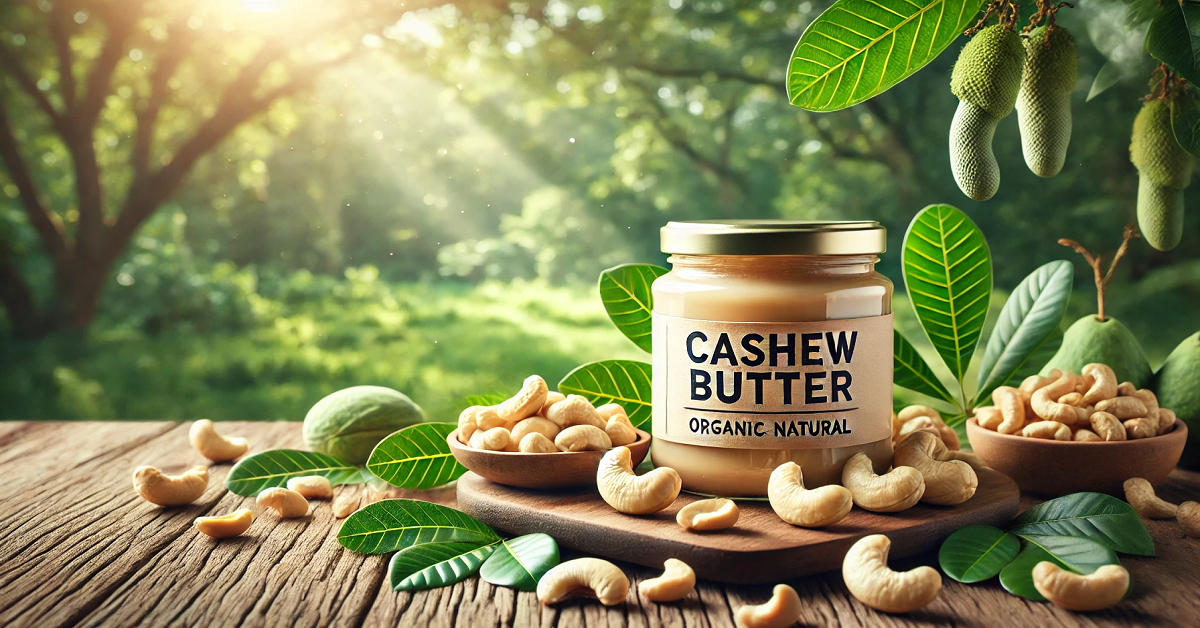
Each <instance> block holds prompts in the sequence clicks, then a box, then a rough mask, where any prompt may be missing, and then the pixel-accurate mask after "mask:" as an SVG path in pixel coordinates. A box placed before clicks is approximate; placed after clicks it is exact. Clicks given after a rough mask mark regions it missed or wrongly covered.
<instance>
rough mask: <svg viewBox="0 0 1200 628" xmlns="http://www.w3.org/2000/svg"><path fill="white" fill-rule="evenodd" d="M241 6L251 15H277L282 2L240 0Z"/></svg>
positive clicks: (281, 0) (273, 0) (279, 0)
mask: <svg viewBox="0 0 1200 628" xmlns="http://www.w3.org/2000/svg"><path fill="white" fill-rule="evenodd" d="M242 5H243V6H245V7H246V10H247V11H249V12H251V13H278V12H279V10H280V9H281V8H283V0H242Z"/></svg>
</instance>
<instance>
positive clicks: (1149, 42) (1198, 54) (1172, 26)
mask: <svg viewBox="0 0 1200 628" xmlns="http://www.w3.org/2000/svg"><path fill="white" fill-rule="evenodd" d="M1146 51H1147V52H1149V53H1150V54H1151V56H1153V57H1154V58H1155V59H1158V60H1159V61H1162V62H1163V63H1165V64H1167V66H1168V67H1170V68H1171V69H1172V70H1174V71H1175V73H1176V74H1178V75H1180V76H1182V77H1183V78H1185V79H1187V80H1189V81H1191V82H1192V83H1200V1H1198V0H1167V1H1166V2H1162V3H1160V6H1159V9H1158V14H1156V15H1155V16H1154V21H1152V22H1150V30H1149V31H1147V32H1146Z"/></svg>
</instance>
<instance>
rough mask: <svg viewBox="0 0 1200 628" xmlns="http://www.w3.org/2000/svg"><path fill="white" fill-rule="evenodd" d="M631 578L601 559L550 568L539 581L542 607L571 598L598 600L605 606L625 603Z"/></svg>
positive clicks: (583, 559) (538, 591) (579, 560)
mask: <svg viewBox="0 0 1200 628" xmlns="http://www.w3.org/2000/svg"><path fill="white" fill-rule="evenodd" d="M628 594H629V578H628V577H627V576H626V575H625V572H623V571H621V570H620V568H618V567H617V566H616V565H614V564H612V563H610V562H608V561H607V560H601V559H599V558H576V559H575V560H568V561H567V562H565V563H560V564H558V565H555V566H554V567H551V568H550V571H547V572H546V573H545V575H543V576H542V579H541V580H539V581H538V586H537V596H538V601H539V602H541V603H542V604H557V603H558V602H561V601H563V600H565V599H567V598H571V597H595V598H596V599H598V600H600V603H601V604H603V605H605V606H613V605H615V604H620V603H621V602H624V601H625V596H626V595H628Z"/></svg>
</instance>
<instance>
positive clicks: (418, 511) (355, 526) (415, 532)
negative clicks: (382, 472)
mask: <svg viewBox="0 0 1200 628" xmlns="http://www.w3.org/2000/svg"><path fill="white" fill-rule="evenodd" d="M498 540H500V537H499V536H497V535H496V532H495V531H494V530H492V529H491V528H489V527H488V526H487V525H486V524H484V523H483V522H481V521H479V520H478V519H475V518H474V517H472V516H470V515H468V514H466V513H462V512H459V511H457V510H455V509H453V508H448V507H446V506H442V505H440V504H433V503H430V502H423V501H419V500H415V499H385V500H383V501H380V502H375V503H374V504H370V505H368V506H366V507H365V508H361V509H359V510H358V512H356V513H354V514H352V515H350V516H349V517H346V521H345V522H344V523H342V528H341V530H339V531H338V543H341V544H342V547H345V548H346V549H348V550H350V551H353V552H359V553H360V554H386V553H388V552H394V551H397V550H402V549H404V548H406V547H412V546H414V545H421V544H422V543H450V542H458V543H481V544H483V543H491V542H493V541H498Z"/></svg>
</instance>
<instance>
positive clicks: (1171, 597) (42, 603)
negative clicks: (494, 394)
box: [0, 422, 1200, 628]
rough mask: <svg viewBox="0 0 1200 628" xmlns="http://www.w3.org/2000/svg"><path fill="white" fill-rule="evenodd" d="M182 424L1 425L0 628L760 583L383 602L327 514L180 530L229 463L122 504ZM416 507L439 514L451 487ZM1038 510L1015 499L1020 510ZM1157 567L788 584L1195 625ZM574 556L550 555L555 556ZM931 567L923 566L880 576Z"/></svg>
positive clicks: (840, 605)
mask: <svg viewBox="0 0 1200 628" xmlns="http://www.w3.org/2000/svg"><path fill="white" fill-rule="evenodd" d="M187 427H188V425H187V424H184V425H177V424H173V423H166V422H155V423H0V473H2V474H3V476H2V477H4V478H6V481H5V482H4V483H3V484H2V485H0V539H2V541H0V626H6V627H8V626H17V627H20V626H38V627H39V628H40V627H44V626H73V625H81V624H82V625H87V626H122V627H123V626H139V625H140V626H235V625H241V626H405V627H408V626H414V627H423V626H455V625H457V626H471V627H474V626H544V627H550V626H564V627H580V626H597V627H600V626H608V627H616V626H637V627H658V626H698V627H718V626H721V627H724V626H732V625H733V619H732V614H733V611H734V609H736V608H737V607H738V606H740V605H742V604H757V603H761V602H763V601H765V600H766V599H767V598H768V597H769V595H770V586H769V585H764V586H732V585H722V584H718V583H713V582H709V581H701V582H700V584H699V585H698V586H697V588H696V591H695V592H693V593H692V595H690V596H689V597H688V598H686V599H685V600H683V601H682V602H679V603H674V604H654V603H650V602H647V601H645V600H643V599H641V598H640V597H639V596H638V594H637V591H636V583H637V582H639V581H641V580H643V579H646V578H650V577H653V576H655V575H657V574H656V573H655V570H652V569H647V568H644V567H637V566H632V565H624V564H622V567H624V568H625V569H626V572H627V573H628V574H630V578H631V580H632V581H633V582H634V583H635V587H634V589H633V590H632V591H631V592H630V594H629V598H628V599H627V600H626V602H625V604H622V605H618V606H616V607H612V608H605V607H602V606H600V605H598V604H596V603H595V602H587V601H583V602H571V603H568V604H564V605H562V606H559V607H553V608H547V607H542V606H541V605H539V604H538V602H537V600H536V598H535V596H534V595H533V594H532V593H519V592H516V591H513V590H511V589H504V588H498V587H494V586H492V585H489V584H487V583H485V582H482V581H481V580H479V579H478V578H471V579H469V580H467V581H465V582H463V583H460V584H458V585H456V586H453V587H447V588H443V589H437V590H433V591H422V592H415V593H397V592H394V591H392V590H391V589H390V588H388V587H387V586H386V576H385V568H386V564H387V558H386V557H384V556H362V555H358V554H354V553H351V552H348V551H345V550H343V549H342V548H341V547H340V546H339V545H338V544H337V542H336V539H335V536H336V533H337V529H338V528H339V526H340V525H341V523H340V522H339V521H337V520H335V519H334V518H333V517H332V515H331V512H330V507H329V504H328V502H317V504H318V505H317V506H316V507H315V508H314V509H313V512H312V513H311V514H310V515H309V517H308V518H307V519H305V520H295V521H285V522H278V521H277V520H275V519H274V518H272V517H271V516H269V515H267V516H263V517H260V518H259V519H257V520H256V521H255V523H254V525H253V526H252V527H251V529H250V533H249V534H250V536H249V537H247V538H244V539H241V540H235V541H223V542H220V543H217V542H214V541H212V540H210V539H208V538H207V537H204V536H202V535H199V534H197V533H196V532H195V531H194V530H193V529H192V526H191V520H192V519H193V518H194V517H196V516H198V515H199V514H202V513H220V512H227V511H228V510H230V509H234V508H237V507H242V506H243V505H247V506H248V505H250V504H251V502H252V500H251V499H249V498H241V497H237V496H236V495H231V494H229V493H227V492H226V491H224V489H223V488H222V487H221V482H222V480H223V479H224V476H225V473H226V472H227V471H228V468H229V466H228V465H217V466H214V467H213V468H212V469H211V474H212V480H211V483H210V487H209V490H208V492H206V493H205V495H204V497H203V498H202V499H201V500H200V501H199V502H198V503H197V504H194V505H192V506H190V507H187V508H178V509H166V510H164V509H159V508H155V507H153V506H150V505H149V504H147V503H146V502H144V501H142V500H141V499H139V498H138V497H136V496H135V495H134V494H133V492H132V490H131V488H130V484H129V475H130V473H131V472H132V470H133V468H134V467H136V466H137V465H139V464H158V465H161V466H164V467H171V468H174V469H182V468H185V467H187V466H189V465H191V464H196V463H199V462H201V460H200V459H199V457H198V456H197V455H196V454H195V453H194V452H192V451H191V450H190V448H189V447H188V445H187ZM220 428H221V429H222V431H224V432H227V433H232V434H236V435H241V436H246V437H247V438H249V439H250V440H251V444H252V446H253V448H254V450H261V449H267V448H272V447H295V446H299V445H300V444H301V437H300V426H299V425H298V424H286V423H236V424H223V425H221V426H220ZM1159 494H1160V495H1162V496H1163V497H1164V498H1166V499H1169V500H1171V501H1174V502H1179V501H1183V500H1185V499H1191V500H1198V499H1200V474H1198V473H1192V472H1185V471H1179V470H1177V471H1175V472H1174V473H1173V474H1172V476H1171V478H1170V479H1169V480H1168V481H1167V482H1166V483H1165V484H1164V485H1162V486H1161V487H1160V488H1159ZM421 496H422V497H426V498H429V499H431V500H436V501H439V502H442V503H448V504H449V505H453V493H452V491H446V490H440V491H435V492H428V493H422V494H421ZM1035 503H1037V500H1035V499H1032V498H1028V497H1025V498H1022V507H1029V506H1031V505H1033V504H1035ZM1147 527H1148V528H1149V529H1150V533H1151V535H1152V536H1153V537H1154V539H1155V542H1156V544H1157V546H1158V553H1159V556H1158V557H1157V558H1138V557H1125V556H1123V557H1122V561H1123V563H1124V564H1125V565H1126V567H1128V568H1129V570H1130V572H1131V574H1132V575H1133V580H1134V589H1133V592H1132V593H1131V595H1130V597H1129V598H1128V599H1127V600H1126V601H1124V602H1123V603H1122V604H1120V605H1118V606H1116V607H1114V608H1112V609H1109V610H1107V611H1103V612H1099V613H1086V614H1075V613H1069V612H1067V611H1063V610H1061V609H1058V608H1056V607H1053V606H1050V605H1048V604H1039V603H1033V602H1028V601H1026V600H1022V599H1020V598H1016V597H1013V596H1011V595H1009V594H1008V593H1006V592H1005V591H1004V590H1003V589H1002V588H1001V587H1000V585H999V583H998V582H996V581H995V580H993V581H991V582H986V583H981V584H976V585H963V584H959V583H957V582H953V581H950V580H948V579H947V580H946V581H945V588H944V590H943V591H942V594H941V596H939V597H938V599H937V600H935V601H934V602H933V604H931V605H930V606H929V607H927V608H926V609H924V610H922V611H920V612H918V613H913V614H911V615H907V616H898V615H897V616H892V615H887V614H883V613H878V612H876V611H872V610H870V609H868V608H866V607H864V606H863V605H862V604H859V603H858V602H857V601H855V600H854V599H853V598H851V597H850V596H849V594H848V593H847V592H846V589H845V587H844V586H843V585H842V583H841V577H840V575H839V574H838V573H837V572H832V573H828V574H823V575H817V576H809V577H805V578H800V579H796V580H791V581H789V583H790V584H792V585H793V586H794V587H795V588H796V590H797V592H798V593H799V594H800V597H801V598H802V599H803V600H804V605H803V615H802V617H801V621H802V623H803V624H804V625H813V626H932V625H937V626H941V625H956V626H991V625H1009V626H1129V625H1151V626H1196V625H1200V595H1198V594H1197V592H1196V591H1197V589H1196V583H1197V582H1200V541H1197V540H1194V539H1188V538H1185V537H1184V536H1183V535H1182V534H1181V533H1180V532H1179V528H1178V525H1177V523H1176V522H1174V521H1150V522H1147ZM577 555H578V554H576V553H573V552H571V551H569V550H568V551H564V556H565V557H573V556H577ZM918 564H931V565H935V564H936V557H935V556H934V555H933V554H932V553H927V554H922V555H919V556H916V557H913V558H909V559H904V560H900V561H895V563H894V566H895V567H897V568H905V569H907V568H911V567H913V566H916V565H918Z"/></svg>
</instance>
